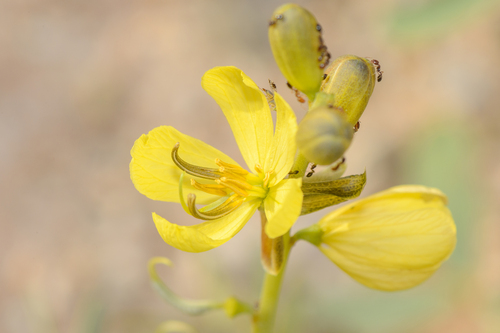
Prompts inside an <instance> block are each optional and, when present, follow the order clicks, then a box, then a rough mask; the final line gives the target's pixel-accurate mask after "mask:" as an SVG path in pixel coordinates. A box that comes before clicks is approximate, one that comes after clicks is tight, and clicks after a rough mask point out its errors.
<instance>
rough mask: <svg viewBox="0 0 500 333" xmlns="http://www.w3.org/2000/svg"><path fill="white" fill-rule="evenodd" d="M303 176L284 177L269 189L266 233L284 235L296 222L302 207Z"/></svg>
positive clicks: (265, 203) (271, 236) (266, 204)
mask: <svg viewBox="0 0 500 333" xmlns="http://www.w3.org/2000/svg"><path fill="white" fill-rule="evenodd" d="M301 185H302V179H301V178H295V179H283V180H282V181H281V182H279V183H278V184H277V185H276V186H274V187H271V188H270V189H269V193H268V194H267V197H266V199H264V210H265V212H266V217H267V224H266V228H265V231H266V234H267V235H268V236H269V237H270V238H276V237H279V236H281V235H284V234H285V233H286V232H287V231H288V230H290V228H291V227H292V225H293V224H294V223H295V221H296V220H297V218H298V217H299V215H300V209H301V207H302V197H303V196H302V190H301V189H300V186H301Z"/></svg>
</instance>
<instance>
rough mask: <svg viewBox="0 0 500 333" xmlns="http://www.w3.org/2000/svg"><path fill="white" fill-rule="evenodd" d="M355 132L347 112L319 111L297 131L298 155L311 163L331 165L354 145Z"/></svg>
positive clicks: (320, 109)
mask: <svg viewBox="0 0 500 333" xmlns="http://www.w3.org/2000/svg"><path fill="white" fill-rule="evenodd" d="M353 134H354V130H353V127H352V125H351V124H350V123H349V122H348V121H347V118H346V116H345V113H344V111H342V110H341V109H337V108H329V107H319V108H316V109H314V110H311V111H310V112H309V113H308V114H307V115H306V116H305V117H304V119H303V120H302V122H301V123H300V125H299V128H298V130H297V137H296V140H297V146H298V148H299V151H300V152H301V153H302V154H303V155H304V156H305V157H306V158H307V159H308V160H309V161H311V162H313V163H316V164H319V165H329V164H332V163H333V162H335V161H336V160H338V159H339V158H341V157H342V156H343V155H344V152H345V151H346V150H347V148H349V145H350V144H351V141H352V137H353Z"/></svg>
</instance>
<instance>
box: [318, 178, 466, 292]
mask: <svg viewBox="0 0 500 333" xmlns="http://www.w3.org/2000/svg"><path fill="white" fill-rule="evenodd" d="M445 205H446V196H445V195H444V194H443V193H442V192H440V191H439V190H437V189H433V188H428V187H424V186H417V185H410V186H398V187H394V188H391V189H389V190H387V191H383V192H380V193H378V194H375V195H373V196H370V197H367V198H365V199H362V200H359V201H357V202H354V203H352V204H349V205H346V206H344V207H342V208H341V209H338V210H336V211H334V212H332V213H330V214H328V215H326V216H325V217H324V218H323V219H321V220H320V221H319V223H318V225H319V226H320V227H321V229H322V230H323V231H324V235H323V237H322V242H323V244H322V245H321V247H320V249H321V251H322V252H323V253H324V254H325V255H326V256H328V258H330V259H331V260H332V261H333V262H334V263H335V264H337V265H338V266H339V267H340V268H341V269H342V270H344V271H345V272H346V273H347V274H349V275H350V276H351V277H352V278H354V279H355V280H357V281H358V282H360V283H362V284H364V285H366V286H368V287H370V288H374V289H380V290H388V291H392V290H402V289H408V288H411V287H414V286H416V285H418V284H420V283H421V282H423V281H424V280H426V279H427V278H428V277H430V276H431V275H432V273H434V272H435V271H436V270H437V269H438V268H439V266H440V265H441V263H442V262H443V261H444V260H446V259H447V258H448V257H449V256H450V254H451V253H452V252H453V249H454V248H455V243H456V227H455V224H454V222H453V218H452V216H451V213H450V211H449V210H448V208H447V207H446V206H445Z"/></svg>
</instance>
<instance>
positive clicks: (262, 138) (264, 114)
mask: <svg viewBox="0 0 500 333" xmlns="http://www.w3.org/2000/svg"><path fill="white" fill-rule="evenodd" d="M201 85H202V87H203V89H205V90H206V91H207V92H208V93H209V94H210V96H212V97H213V98H214V99H215V101H216V102H217V104H219V106H220V108H221V109H222V111H223V112H224V115H225V116H226V118H227V121H228V122H229V125H230V126H231V129H232V131H233V134H234V137H235V139H236V142H237V143H238V147H239V148H240V151H241V154H242V155H243V158H244V159H245V162H246V163H247V165H248V167H249V168H250V169H251V170H252V171H254V172H255V171H256V170H255V164H257V163H259V164H260V165H261V166H264V161H265V157H266V154H267V151H268V148H269V146H270V145H271V140H272V135H273V120H272V118H271V112H270V111H269V105H268V103H267V99H266V97H265V96H264V94H263V93H262V92H261V91H260V89H259V87H258V86H257V85H256V84H255V83H254V82H253V81H252V80H251V79H250V78H249V77H248V76H246V75H245V73H243V71H241V70H240V69H238V68H236V67H232V66H230V67H215V68H213V69H211V70H209V71H207V72H206V73H205V75H203V78H202V79H201Z"/></svg>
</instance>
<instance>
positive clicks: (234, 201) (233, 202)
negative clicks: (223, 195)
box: [187, 193, 245, 221]
mask: <svg viewBox="0 0 500 333" xmlns="http://www.w3.org/2000/svg"><path fill="white" fill-rule="evenodd" d="M243 201H245V199H244V198H241V197H239V196H237V195H232V196H231V197H229V198H228V199H227V200H226V201H225V202H223V203H222V204H221V205H219V206H217V207H215V208H214V209H212V210H208V211H203V212H201V211H200V210H198V209H197V208H196V195H195V194H193V193H190V194H189V195H188V198H187V205H188V207H189V211H190V214H191V215H192V216H194V217H196V218H197V219H200V220H208V221H210V220H216V219H219V218H221V217H224V216H226V215H227V214H229V213H231V212H233V211H234V210H235V209H237V208H238V207H239V206H241V204H242V203H243Z"/></svg>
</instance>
